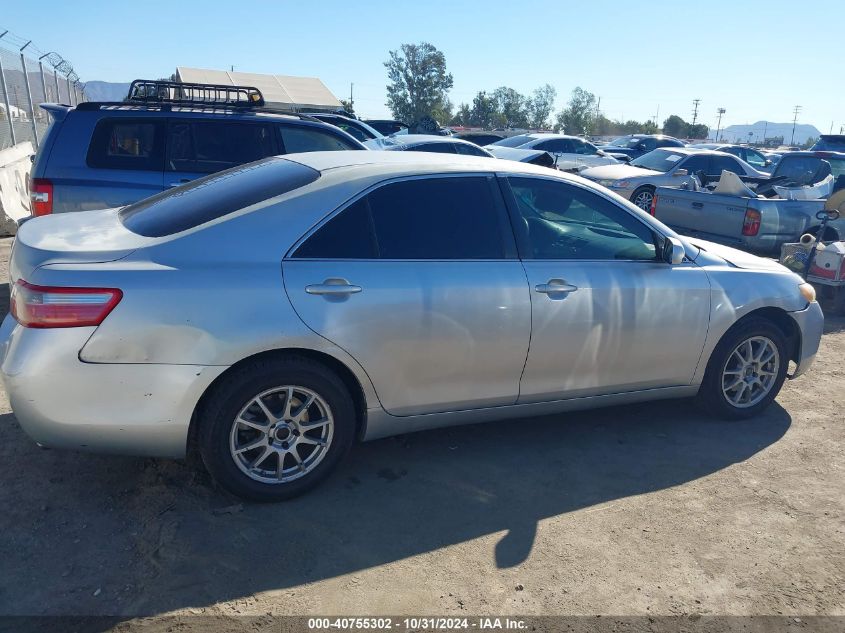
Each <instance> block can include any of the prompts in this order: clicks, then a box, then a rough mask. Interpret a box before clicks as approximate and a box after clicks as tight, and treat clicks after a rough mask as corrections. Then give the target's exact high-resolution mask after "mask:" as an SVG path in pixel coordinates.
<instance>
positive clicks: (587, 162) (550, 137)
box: [487, 133, 619, 171]
mask: <svg viewBox="0 0 845 633" xmlns="http://www.w3.org/2000/svg"><path fill="white" fill-rule="evenodd" d="M494 147H513V148H518V149H536V150H542V151H544V152H548V153H549V154H551V155H552V156H554V157H555V160H556V161H557V163H556V164H557V168H558V169H560V170H561V171H578V170H579V169H583V168H584V167H595V166H597V165H615V164H616V163H618V162H619V161H617V160H616V159H615V158H613V157H612V156H608V155H607V154H605V152H604V151H602V150H600V149H599V148H597V147H596V146H595V145H593V144H592V143H590V142H588V141H585V140H584V139H581V138H578V137H577V136H567V135H566V134H547V133H534V134H519V135H518V136H510V137H508V138H505V139H502V140H501V141H496V142H495V143H492V144H491V145H488V146H487V149H490V150H492V149H493V148H494Z"/></svg>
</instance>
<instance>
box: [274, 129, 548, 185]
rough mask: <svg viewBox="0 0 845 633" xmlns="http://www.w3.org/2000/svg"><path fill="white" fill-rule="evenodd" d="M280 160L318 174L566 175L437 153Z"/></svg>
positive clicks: (311, 154) (342, 153) (309, 155)
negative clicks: (445, 173)
mask: <svg viewBox="0 0 845 633" xmlns="http://www.w3.org/2000/svg"><path fill="white" fill-rule="evenodd" d="M435 138H437V137H435ZM279 158H280V159H282V160H291V161H294V162H297V163H299V164H301V165H305V166H306V167H310V168H312V169H316V170H317V171H319V172H327V171H332V170H347V169H348V170H352V169H354V170H356V171H358V172H372V173H374V174H375V173H379V174H390V175H397V176H398V175H402V174H412V173H432V172H437V171H470V172H479V173H481V172H486V173H493V172H513V173H526V174H537V175H546V176H555V175H562V174H563V172H557V171H554V170H551V169H549V168H548V167H539V166H537V165H531V164H529V163H519V162H516V161H512V160H500V159H497V158H487V157H486V156H468V155H465V154H441V153H437V152H385V151H367V152H349V151H336V152H308V153H306V154H285V155H284V156H280V157H279Z"/></svg>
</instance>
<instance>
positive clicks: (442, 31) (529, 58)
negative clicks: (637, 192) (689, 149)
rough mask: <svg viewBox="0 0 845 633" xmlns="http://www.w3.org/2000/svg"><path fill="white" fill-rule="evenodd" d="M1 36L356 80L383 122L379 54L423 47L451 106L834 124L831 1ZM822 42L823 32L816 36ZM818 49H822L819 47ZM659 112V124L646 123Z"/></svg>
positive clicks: (197, 8)
mask: <svg viewBox="0 0 845 633" xmlns="http://www.w3.org/2000/svg"><path fill="white" fill-rule="evenodd" d="M4 5H5V6H4V8H3V11H2V13H0V32H2V31H3V30H5V29H9V30H10V31H11V32H12V33H14V34H15V35H17V36H20V37H24V38H25V39H30V38H32V39H33V40H34V44H35V45H36V46H37V47H38V48H40V49H41V50H43V51H53V50H54V51H57V52H58V53H60V54H61V55H62V56H63V57H65V58H66V59H68V60H70V61H71V63H72V64H73V66H74V67H75V69H76V71H77V73H78V74H79V76H80V78H81V80H82V81H87V80H103V81H120V82H127V81H130V80H132V79H135V78H156V77H163V76H169V75H170V74H171V73H173V72H174V71H175V69H176V66H193V67H198V68H215V69H229V68H230V67H232V66H234V67H235V70H240V71H245V72H259V73H275V74H283V75H300V76H311V77H319V78H320V79H322V80H323V82H324V83H325V84H326V85H327V86H328V87H329V89H330V90H331V91H332V92H333V93H334V94H335V95H336V96H338V97H339V98H348V96H349V92H350V84H354V90H353V95H354V100H355V109H356V111H357V112H358V114H359V115H361V116H363V117H364V118H368V117H369V118H380V117H388V116H390V115H389V111H388V109H387V107H386V106H385V105H384V102H385V84H386V82H387V73H386V69H385V67H384V61H385V60H387V59H388V52H389V51H390V50H393V49H397V48H399V46H400V45H401V44H403V43H415V42H421V41H426V42H430V43H431V44H433V45H435V46H436V47H437V48H439V49H440V50H441V51H443V53H444V54H445V56H446V65H447V69H448V71H449V72H451V74H452V75H453V77H454V87H453V89H452V91H451V94H450V98H451V100H452V102H453V103H454V104H455V106H456V107H457V105H458V104H460V103H461V102H467V103H471V102H472V98H473V96H474V95H475V94H476V93H477V92H478V91H479V90H487V91H492V90H494V89H495V88H496V87H498V86H502V85H505V86H511V87H513V88H516V89H517V90H519V91H520V92H523V93H530V92H531V91H532V90H533V89H534V88H536V87H538V86H540V85H542V84H545V83H550V84H551V85H553V86H554V87H555V88H556V89H557V93H558V99H557V104H556V106H557V107H556V111H557V110H559V109H561V108H563V107H565V104H566V101H567V100H568V98H569V94H570V93H571V91H572V90H573V89H574V88H575V87H576V86H580V87H582V88H584V89H585V90H589V91H590V92H592V93H594V94H595V95H596V96H597V97H600V98H601V111H602V112H603V113H604V114H605V115H606V116H608V117H610V118H611V119H624V120H627V119H637V120H646V119H649V118H652V117H655V116H657V117H658V121H659V123H660V124H661V125H662V122H663V120H665V119H666V117H668V116H669V115H670V114H677V115H679V116H681V117H682V118H684V119H686V120H688V121H689V120H691V118H692V110H693V100H694V99H700V100H701V103H700V106H699V115H698V120H699V122H701V123H705V124H707V125H709V126H711V127H712V128H715V126H716V122H717V121H716V119H717V113H716V111H717V108H720V107H721V108H725V110H726V112H725V115H724V116H723V118H722V127H723V128H724V127H725V126H727V125H732V124H746V123H754V122H756V121H759V120H769V121H775V122H786V121H791V120H792V116H793V108H794V107H795V106H796V105H800V106H801V112H800V114H799V117H798V122H799V123H811V124H813V125H815V126H816V127H817V128H819V130H821V131H822V132H823V133H827V132H829V131H830V129H831V125H832V128H833V132H834V133H836V132H838V131H839V128H840V126H844V125H845V82H843V81H842V80H841V73H840V67H839V63H838V61H837V56H836V55H835V53H834V51H836V50H838V48H839V46H838V42H837V40H838V38H839V29H840V27H841V24H840V23H841V21H842V18H843V17H845V5H843V3H842V0H804V1H803V2H798V0H792V1H789V0H766V1H763V2H760V1H757V0H731V1H725V0H708V2H706V3H702V2H684V1H681V0H673V1H664V0H651V1H640V2H633V1H631V0H628V1H611V0H605V1H601V0H587V1H586V2H584V1H578V2H576V1H572V0H570V1H565V0H553V1H538V0H520V1H518V2H515V1H509V2H504V1H501V0H486V1H476V0H449V1H444V0H428V1H427V2H420V1H419V0H417V1H415V2H408V1H403V0H393V1H387V0H361V2H357V3H355V2H349V1H346V2H337V1H335V0H320V1H319V2H310V3H309V2H303V1H302V0H296V1H295V2H291V1H288V0H275V1H264V0H259V1H257V2H256V1H252V2H241V3H239V2H232V1H231V0H229V1H228V2H222V1H220V0H206V1H205V2H199V1H196V0H171V1H170V2H162V1H160V0H145V1H144V2H131V1H130V2H118V1H116V0H112V1H110V2H107V1H100V2H91V1H88V0H74V2H68V1H67V0H61V1H58V0H39V1H38V2H15V3H12V2H4ZM828 34H829V35H828ZM826 39H827V40H828V41H829V43H828V44H827V45H825V40H826ZM658 112H659V115H658Z"/></svg>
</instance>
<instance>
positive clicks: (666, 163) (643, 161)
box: [629, 149, 685, 174]
mask: <svg viewBox="0 0 845 633" xmlns="http://www.w3.org/2000/svg"><path fill="white" fill-rule="evenodd" d="M683 158H685V156H684V154H678V153H676V152H670V151H667V150H665V149H656V150H653V151H651V152H649V153H648V154H643V155H642V156H640V157H639V158H637V159H635V160H632V161H631V162H630V163H629V164H631V165H633V166H635V167H642V168H643V169H651V170H654V171H659V172H663V173H664V174H665V173H666V172H667V171H669V170H670V169H672V168H673V167H674V166H675V165H677V163H678V161H679V160H681V159H683Z"/></svg>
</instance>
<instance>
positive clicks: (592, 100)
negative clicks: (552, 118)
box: [557, 86, 596, 134]
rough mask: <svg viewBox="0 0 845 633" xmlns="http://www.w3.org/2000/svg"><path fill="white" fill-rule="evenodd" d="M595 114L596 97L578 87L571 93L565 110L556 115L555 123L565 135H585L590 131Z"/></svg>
mask: <svg viewBox="0 0 845 633" xmlns="http://www.w3.org/2000/svg"><path fill="white" fill-rule="evenodd" d="M595 114H596V96H595V95H594V94H593V93H592V92H587V91H586V90H584V89H583V88H581V87H580V86H579V87H577V88H575V90H573V91H572V96H571V97H570V99H569V104H568V105H567V107H566V109H565V110H562V111H561V112H560V114H558V115H557V122H558V125H559V126H560V127H561V128H562V129H563V130H564V131H565V132H566V133H567V134H586V133H588V132H590V131H591V130H592V123H593V119H594V118H595Z"/></svg>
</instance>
